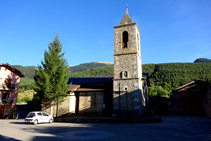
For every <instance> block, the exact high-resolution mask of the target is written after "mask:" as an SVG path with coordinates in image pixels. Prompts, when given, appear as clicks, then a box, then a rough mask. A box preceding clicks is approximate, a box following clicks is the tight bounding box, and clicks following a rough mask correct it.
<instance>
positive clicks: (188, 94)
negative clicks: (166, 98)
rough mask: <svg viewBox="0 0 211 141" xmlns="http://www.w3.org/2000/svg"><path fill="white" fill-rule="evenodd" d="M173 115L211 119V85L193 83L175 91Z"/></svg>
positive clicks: (171, 107)
mask: <svg viewBox="0 0 211 141" xmlns="http://www.w3.org/2000/svg"><path fill="white" fill-rule="evenodd" d="M172 92H173V100H172V104H171V106H170V107H169V108H170V111H171V112H172V114H185V115H206V116H208V117H211V84H210V83H208V82H204V81H191V82H189V83H187V84H184V85H182V86H180V87H178V88H176V89H174V90H173V91H172Z"/></svg>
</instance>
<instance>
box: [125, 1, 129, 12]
mask: <svg viewBox="0 0 211 141" xmlns="http://www.w3.org/2000/svg"><path fill="white" fill-rule="evenodd" d="M127 7H128V4H127V2H126V12H125V13H128V8H127Z"/></svg>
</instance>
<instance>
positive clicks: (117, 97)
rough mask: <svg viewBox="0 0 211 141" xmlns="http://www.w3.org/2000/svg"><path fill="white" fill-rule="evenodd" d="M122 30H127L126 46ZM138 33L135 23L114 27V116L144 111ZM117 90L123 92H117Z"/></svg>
mask: <svg viewBox="0 0 211 141" xmlns="http://www.w3.org/2000/svg"><path fill="white" fill-rule="evenodd" d="M124 31H127V32H128V48H123V47H122V46H123V41H122V38H123V37H122V33H123V32H124ZM139 34H140V33H139V30H138V27H137V25H136V24H135V23H134V24H130V25H125V26H117V27H115V28H114V81H113V91H114V92H115V93H114V95H113V115H114V116H117V115H120V116H141V114H142V112H143V111H144V105H145V98H144V94H143V92H142V81H141V78H142V69H141V56H140V41H139ZM119 90H120V91H124V92H121V93H120V94H119V93H118V91H119ZM126 91H127V93H126Z"/></svg>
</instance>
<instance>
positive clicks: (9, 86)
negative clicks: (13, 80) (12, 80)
mask: <svg viewBox="0 0 211 141" xmlns="http://www.w3.org/2000/svg"><path fill="white" fill-rule="evenodd" d="M14 89H15V85H14V84H3V85H0V90H14Z"/></svg>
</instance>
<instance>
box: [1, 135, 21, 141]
mask: <svg viewBox="0 0 211 141" xmlns="http://www.w3.org/2000/svg"><path fill="white" fill-rule="evenodd" d="M0 141H20V140H16V139H13V138H10V137H5V136H2V135H0Z"/></svg>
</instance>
